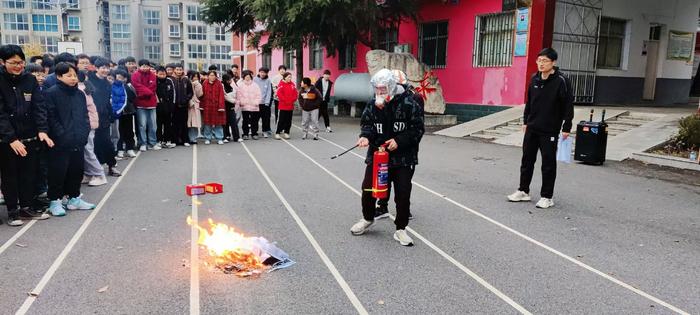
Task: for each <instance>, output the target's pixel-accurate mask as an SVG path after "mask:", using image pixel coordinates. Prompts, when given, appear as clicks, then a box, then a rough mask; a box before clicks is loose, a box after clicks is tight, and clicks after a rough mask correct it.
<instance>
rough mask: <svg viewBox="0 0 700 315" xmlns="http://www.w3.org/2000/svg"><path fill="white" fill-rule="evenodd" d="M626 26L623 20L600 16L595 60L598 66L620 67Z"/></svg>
mask: <svg viewBox="0 0 700 315" xmlns="http://www.w3.org/2000/svg"><path fill="white" fill-rule="evenodd" d="M626 28H627V21H625V20H620V19H613V18H609V17H601V18H600V35H599V36H598V62H597V65H598V67H599V68H608V69H620V68H621V67H622V53H623V51H624V47H625V33H626Z"/></svg>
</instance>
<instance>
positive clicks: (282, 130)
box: [275, 72, 299, 140]
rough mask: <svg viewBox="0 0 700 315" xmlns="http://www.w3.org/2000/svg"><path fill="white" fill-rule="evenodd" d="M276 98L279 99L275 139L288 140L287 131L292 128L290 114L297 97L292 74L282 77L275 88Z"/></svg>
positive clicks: (292, 111)
mask: <svg viewBox="0 0 700 315" xmlns="http://www.w3.org/2000/svg"><path fill="white" fill-rule="evenodd" d="M276 94H277V98H278V99H279V105H278V109H279V117H278V122H277V132H276V133H275V139H277V140H280V139H282V138H281V137H284V138H285V139H289V129H290V128H291V127H292V114H293V113H294V102H295V101H296V100H297V96H298V95H299V94H298V92H297V89H296V87H295V86H294V82H292V74H291V73H289V72H286V73H284V74H283V75H282V81H281V82H280V83H279V85H278V86H277V93H276Z"/></svg>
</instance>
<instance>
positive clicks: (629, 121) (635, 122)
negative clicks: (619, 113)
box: [607, 118, 649, 127]
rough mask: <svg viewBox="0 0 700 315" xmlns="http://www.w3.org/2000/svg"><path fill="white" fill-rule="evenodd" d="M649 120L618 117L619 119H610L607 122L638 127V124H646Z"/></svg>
mask: <svg viewBox="0 0 700 315" xmlns="http://www.w3.org/2000/svg"><path fill="white" fill-rule="evenodd" d="M648 122H649V121H648V120H636V119H623V118H618V119H617V120H610V121H608V122H607V123H608V125H628V126H634V127H638V126H641V125H644V124H646V123H648Z"/></svg>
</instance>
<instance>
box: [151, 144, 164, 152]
mask: <svg viewBox="0 0 700 315" xmlns="http://www.w3.org/2000/svg"><path fill="white" fill-rule="evenodd" d="M162 148H163V147H162V146H160V144H159V143H156V144H155V145H154V146H152V147H151V150H153V151H158V150H160V149H162Z"/></svg>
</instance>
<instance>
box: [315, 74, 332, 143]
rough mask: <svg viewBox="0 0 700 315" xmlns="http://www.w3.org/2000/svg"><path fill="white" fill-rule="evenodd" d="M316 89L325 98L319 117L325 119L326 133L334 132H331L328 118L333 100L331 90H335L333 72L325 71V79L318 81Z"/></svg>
mask: <svg viewBox="0 0 700 315" xmlns="http://www.w3.org/2000/svg"><path fill="white" fill-rule="evenodd" d="M315 86H316V89H317V90H318V91H319V92H321V95H322V96H323V101H322V102H321V106H320V107H319V112H318V114H319V117H321V118H323V123H324V124H325V125H326V132H333V130H331V121H330V120H329V116H328V102H330V100H331V89H332V88H333V81H331V71H330V70H324V71H323V77H322V78H321V79H320V80H316V84H315Z"/></svg>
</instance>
